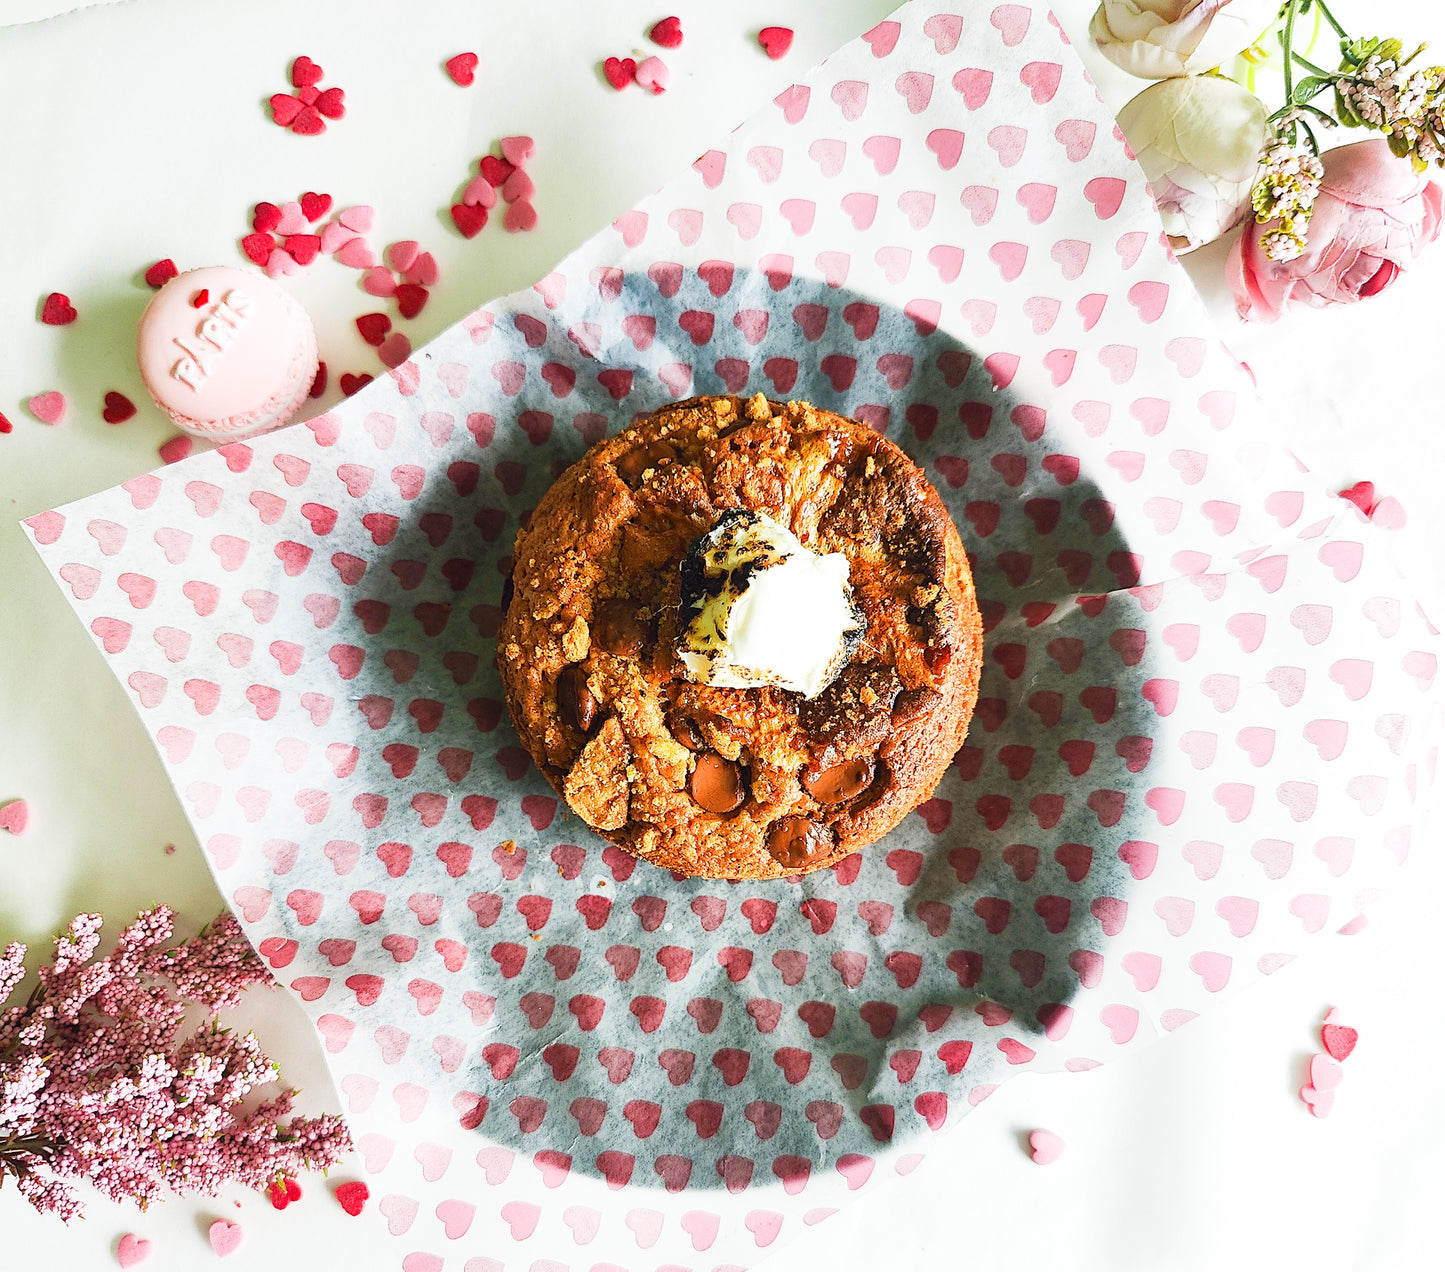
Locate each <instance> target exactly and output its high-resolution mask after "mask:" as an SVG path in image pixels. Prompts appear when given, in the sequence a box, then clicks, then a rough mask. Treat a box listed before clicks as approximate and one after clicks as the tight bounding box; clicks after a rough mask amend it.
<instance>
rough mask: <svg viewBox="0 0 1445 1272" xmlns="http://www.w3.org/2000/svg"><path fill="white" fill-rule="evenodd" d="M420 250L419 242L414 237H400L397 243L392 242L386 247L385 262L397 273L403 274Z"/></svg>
mask: <svg viewBox="0 0 1445 1272" xmlns="http://www.w3.org/2000/svg"><path fill="white" fill-rule="evenodd" d="M420 251H421V244H420V243H418V242H417V241H416V240H415V239H402V240H401V241H400V242H399V243H393V244H392V245H391V246H390V247H388V248H387V249H386V260H387V264H389V265H390V266H391V267H392V269H394V270H396V272H397V273H398V274H405V273H406V271H407V270H409V269H410V268H411V263H412V261H414V260H416V258H417V253H419V252H420Z"/></svg>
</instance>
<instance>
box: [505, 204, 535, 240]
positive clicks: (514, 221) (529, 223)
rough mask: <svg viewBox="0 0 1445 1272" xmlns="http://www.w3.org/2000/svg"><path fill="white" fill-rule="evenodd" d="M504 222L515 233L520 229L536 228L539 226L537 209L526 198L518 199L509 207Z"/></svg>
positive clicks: (509, 231) (510, 231)
mask: <svg viewBox="0 0 1445 1272" xmlns="http://www.w3.org/2000/svg"><path fill="white" fill-rule="evenodd" d="M502 224H503V225H504V226H505V227H506V229H507V231H508V233H511V234H515V233H516V232H517V231H518V230H535V229H536V228H537V209H536V208H534V207H533V206H532V205H531V204H530V203H528V202H527V200H526V199H518V200H517V201H516V202H515V203H514V204H512V206H511V207H509V208H508V209H507V219H506V220H505V221H504V222H503V223H502Z"/></svg>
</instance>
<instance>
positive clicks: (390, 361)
mask: <svg viewBox="0 0 1445 1272" xmlns="http://www.w3.org/2000/svg"><path fill="white" fill-rule="evenodd" d="M376 355H377V357H379V358H380V359H381V360H382V362H384V363H385V364H386V365H387V366H389V367H399V366H401V364H402V363H403V362H405V361H406V360H407V359H408V358H409V357H411V341H410V340H408V339H407V335H406V332H404V331H393V332H392V333H391V335H389V336H387V338H386V339H385V340H383V341H382V342H381V345H380V347H379V348H378V349H377V351H376Z"/></svg>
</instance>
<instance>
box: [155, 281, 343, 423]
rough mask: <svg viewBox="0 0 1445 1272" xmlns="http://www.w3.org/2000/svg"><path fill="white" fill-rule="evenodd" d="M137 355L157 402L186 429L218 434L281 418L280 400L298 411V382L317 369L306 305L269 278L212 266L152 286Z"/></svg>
mask: <svg viewBox="0 0 1445 1272" xmlns="http://www.w3.org/2000/svg"><path fill="white" fill-rule="evenodd" d="M203 291H204V292H205V293H206V299H205V300H204V301H203V303H201V304H200V305H199V306H197V305H195V304H194V303H193V302H194V300H195V299H196V298H197V297H198V296H199V295H200V293H202V292H203ZM136 358H137V361H138V362H139V364H140V371H141V378H142V379H143V380H144V382H145V385H146V389H147V390H148V391H149V392H150V395H151V397H152V398H153V399H154V400H155V403H156V405H157V406H159V407H160V408H161V409H162V410H163V411H165V412H166V414H167V415H169V416H170V417H171V418H172V419H173V420H175V422H176V423H177V424H178V425H180V426H181V427H182V428H186V429H189V430H190V431H192V432H196V433H199V434H202V435H206V436H213V437H214V436H219V435H223V434H226V435H230V434H234V433H237V432H239V431H242V430H245V431H257V430H259V429H261V428H264V427H267V426H268V425H271V426H274V425H276V424H280V423H284V421H285V417H284V416H281V415H280V410H279V408H284V407H287V406H290V407H291V409H293V410H294V409H295V404H294V402H293V399H294V398H295V394H296V389H297V384H298V382H299V381H301V380H303V379H304V380H305V381H306V383H307V385H309V383H310V380H309V377H310V376H311V375H314V374H315V369H316V363H315V360H316V336H315V331H314V330H313V328H312V326H311V320H310V318H308V317H307V315H306V312H305V310H303V309H302V308H301V306H300V305H299V304H298V303H297V302H296V300H295V299H294V298H293V297H292V296H291V295H290V294H289V293H288V292H286V291H285V290H284V289H283V288H281V287H279V286H277V285H276V284H275V283H274V282H272V281H271V280H270V279H269V278H266V277H265V276H264V275H262V274H260V273H254V272H251V271H249V270H240V269H231V268H228V267H224V266H215V267H211V268H206V269H196V270H191V271H189V272H187V273H185V274H181V275H179V276H177V277H176V278H173V279H171V280H170V282H168V283H167V284H166V285H165V286H164V287H162V288H161V289H160V291H159V292H157V293H156V295H155V296H154V297H153V298H152V300H151V303H150V304H149V305H148V306H147V308H146V311H145V314H144V315H143V316H142V318H141V321H140V327H139V329H138V330H137V333H136ZM308 367H309V370H308Z"/></svg>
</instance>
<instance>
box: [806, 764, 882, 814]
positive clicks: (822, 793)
mask: <svg viewBox="0 0 1445 1272" xmlns="http://www.w3.org/2000/svg"><path fill="white" fill-rule="evenodd" d="M872 780H873V761H872V760H870V759H869V758H868V757H867V756H858V757H856V758H855V759H851V760H843V761H842V762H841V763H839V764H834V765H832V766H831V767H830V768H825V769H822V770H820V771H818V772H813V771H812V770H809V769H805V770H804V771H803V778H802V781H803V789H804V790H805V791H807V792H808V794H809V795H811V796H812V797H813V798H814V799H816V800H817V801H818V803H820V804H841V803H842V802H843V801H844V800H849V799H852V798H853V797H854V796H856V795H861V794H862V793H863V792H864V791H866V790H867V789H868V784H869V783H870V782H871V781H872Z"/></svg>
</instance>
